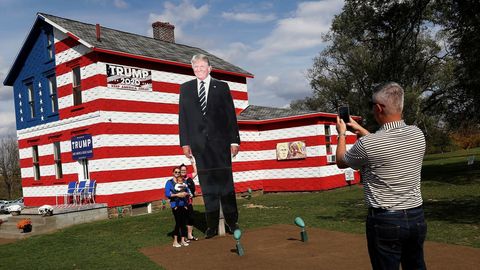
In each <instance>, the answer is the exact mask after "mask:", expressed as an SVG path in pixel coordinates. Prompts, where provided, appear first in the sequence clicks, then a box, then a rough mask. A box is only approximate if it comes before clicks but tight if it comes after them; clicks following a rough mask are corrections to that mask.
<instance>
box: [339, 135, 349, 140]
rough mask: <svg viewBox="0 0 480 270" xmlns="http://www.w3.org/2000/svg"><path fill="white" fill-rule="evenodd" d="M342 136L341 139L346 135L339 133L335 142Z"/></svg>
mask: <svg viewBox="0 0 480 270" xmlns="http://www.w3.org/2000/svg"><path fill="white" fill-rule="evenodd" d="M342 136H343V137H346V136H347V133H340V134H338V136H337V140H338V138H340V137H342Z"/></svg>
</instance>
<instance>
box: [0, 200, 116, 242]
mask: <svg viewBox="0 0 480 270" xmlns="http://www.w3.org/2000/svg"><path fill="white" fill-rule="evenodd" d="M57 210H58V211H56V212H54V215H53V216H47V217H43V216H41V215H39V214H34V211H25V212H23V211H22V213H21V214H20V215H18V216H10V217H9V218H8V221H7V222H4V223H3V224H2V225H0V238H8V239H23V238H26V237H29V236H32V235H38V234H44V233H50V232H54V231H56V230H58V229H62V228H66V227H69V226H72V225H75V224H81V223H86V222H91V221H95V220H102V219H108V210H107V207H106V205H104V204H96V205H88V206H81V207H70V208H62V209H57ZM24 213H28V214H24ZM55 213H57V214H55ZM26 218H28V219H30V220H31V221H32V232H29V233H22V232H21V230H20V229H17V222H18V221H20V220H22V219H26Z"/></svg>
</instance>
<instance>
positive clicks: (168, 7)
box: [148, 0, 209, 41]
mask: <svg viewBox="0 0 480 270" xmlns="http://www.w3.org/2000/svg"><path fill="white" fill-rule="evenodd" d="M163 7H164V9H165V10H164V12H163V13H161V14H155V13H150V15H149V19H148V21H149V23H154V22H156V21H161V22H169V23H171V24H173V25H174V26H175V39H176V40H184V41H189V40H190V38H188V37H186V36H185V35H184V33H183V29H182V27H183V26H185V25H186V24H189V23H192V22H195V21H198V20H200V19H201V18H202V17H203V16H205V15H206V14H207V13H208V9H209V8H208V5H206V4H205V5H203V6H200V7H198V8H197V7H195V5H193V4H192V3H190V1H189V0H183V1H182V2H181V3H180V4H178V5H177V6H176V5H175V4H173V3H171V2H165V3H164V4H163ZM151 32H152V30H149V34H151Z"/></svg>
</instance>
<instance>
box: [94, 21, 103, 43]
mask: <svg viewBox="0 0 480 270" xmlns="http://www.w3.org/2000/svg"><path fill="white" fill-rule="evenodd" d="M95 30H96V32H97V41H102V40H101V38H100V24H98V23H97V24H96V25H95Z"/></svg>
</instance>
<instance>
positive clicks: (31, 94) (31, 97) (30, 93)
mask: <svg viewBox="0 0 480 270" xmlns="http://www.w3.org/2000/svg"><path fill="white" fill-rule="evenodd" d="M25 87H26V88H27V103H28V109H29V110H30V119H33V118H35V117H37V112H36V111H35V87H34V86H33V81H29V82H26V83H25Z"/></svg>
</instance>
